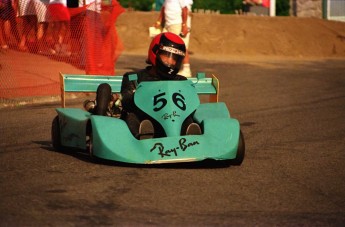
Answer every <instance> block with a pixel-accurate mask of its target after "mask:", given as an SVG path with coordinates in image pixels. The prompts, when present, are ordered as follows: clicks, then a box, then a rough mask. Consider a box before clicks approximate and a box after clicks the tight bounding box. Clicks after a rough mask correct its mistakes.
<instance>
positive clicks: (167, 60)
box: [95, 32, 201, 139]
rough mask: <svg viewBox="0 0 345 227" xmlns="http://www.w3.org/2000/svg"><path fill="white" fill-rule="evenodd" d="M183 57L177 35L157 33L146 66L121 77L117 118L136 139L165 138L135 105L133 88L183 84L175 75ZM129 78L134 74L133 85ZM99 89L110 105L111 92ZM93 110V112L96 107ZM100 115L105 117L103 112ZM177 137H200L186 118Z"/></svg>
mask: <svg viewBox="0 0 345 227" xmlns="http://www.w3.org/2000/svg"><path fill="white" fill-rule="evenodd" d="M185 54H186V47H185V44H184V42H183V40H182V39H181V38H180V37H179V36H178V35H175V34H174V33H170V32H166V33H161V34H159V35H157V36H156V37H154V38H153V40H152V42H151V44H150V47H149V50H148V58H147V60H146V63H147V64H149V66H147V67H146V68H145V69H142V70H139V71H136V72H127V73H125V74H124V76H123V80H122V85H121V95H122V101H121V102H122V113H121V118H122V119H123V120H125V121H126V123H127V125H128V128H129V130H130V131H131V133H132V134H133V135H134V136H135V137H136V138H137V139H147V138H153V137H163V136H165V132H164V130H163V128H162V127H161V125H160V124H159V123H158V122H156V121H155V120H154V119H153V118H151V117H150V116H148V115H147V114H146V113H144V112H143V111H141V110H140V109H139V108H138V107H137V106H136V105H135V103H134V93H135V90H136V87H137V85H138V84H139V83H141V82H142V81H159V80H187V78H186V77H184V76H181V75H178V74H177V73H178V71H179V70H180V68H181V65H182V62H183V59H184V57H185ZM131 74H137V80H136V81H130V80H129V76H130V75H131ZM100 89H106V90H109V91H110V95H109V101H110V98H111V88H110V86H109V84H101V85H99V87H98V90H100ZM97 94H98V92H97ZM96 103H97V97H96ZM95 109H97V106H96V107H95ZM100 114H101V115H106V113H105V112H104V113H100ZM181 134H182V135H199V134H201V129H200V126H199V125H198V124H196V123H194V122H193V119H192V117H191V116H190V117H188V118H187V119H186V120H185V122H184V123H183V125H182V129H181Z"/></svg>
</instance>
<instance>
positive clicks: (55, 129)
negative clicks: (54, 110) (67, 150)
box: [51, 116, 62, 151]
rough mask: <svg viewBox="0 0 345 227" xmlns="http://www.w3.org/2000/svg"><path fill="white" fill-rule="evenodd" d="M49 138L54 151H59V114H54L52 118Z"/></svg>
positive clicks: (60, 148)
mask: <svg viewBox="0 0 345 227" xmlns="http://www.w3.org/2000/svg"><path fill="white" fill-rule="evenodd" d="M51 140H52V145H53V148H54V149H55V150H56V151H61V150H62V145H61V132H60V122H59V116H56V117H55V118H54V120H53V123H52V128H51Z"/></svg>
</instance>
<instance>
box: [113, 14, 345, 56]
mask: <svg viewBox="0 0 345 227" xmlns="http://www.w3.org/2000/svg"><path fill="white" fill-rule="evenodd" d="M157 16H158V14H157V13H156V12H125V13H124V14H122V15H121V16H120V17H119V19H118V21H117V29H118V33H119V35H120V37H121V39H122V41H123V43H124V46H125V52H126V53H135V54H146V51H147V46H148V43H149V42H150V38H149V37H148V27H149V26H151V25H152V24H153V23H154V22H155V20H156V19H157ZM190 51H192V52H193V53H195V54H196V55H200V56H205V55H207V56H256V57H260V56H280V57H299V58H300V57H320V58H324V57H341V58H344V57H345V23H344V22H336V21H326V20H322V19H317V18H295V17H273V18H271V17H263V16H235V15H212V14H211V15H209V14H194V15H193V21H192V36H191V40H190Z"/></svg>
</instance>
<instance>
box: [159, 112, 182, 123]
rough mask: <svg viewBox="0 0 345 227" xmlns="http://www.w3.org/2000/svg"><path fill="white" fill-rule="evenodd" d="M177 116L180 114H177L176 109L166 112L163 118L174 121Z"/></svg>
mask: <svg viewBox="0 0 345 227" xmlns="http://www.w3.org/2000/svg"><path fill="white" fill-rule="evenodd" d="M175 117H180V115H179V114H177V112H176V111H173V112H172V113H171V114H168V113H165V114H163V116H162V118H163V119H164V120H168V119H172V121H174V118H175Z"/></svg>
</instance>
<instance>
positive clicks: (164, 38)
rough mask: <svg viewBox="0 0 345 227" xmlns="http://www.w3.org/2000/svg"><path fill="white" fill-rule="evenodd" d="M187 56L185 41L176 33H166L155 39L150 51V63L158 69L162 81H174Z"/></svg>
mask: <svg viewBox="0 0 345 227" xmlns="http://www.w3.org/2000/svg"><path fill="white" fill-rule="evenodd" d="M185 56H186V46H185V44H184V42H183V40H182V39H181V38H180V37H179V36H178V35H175V34H174V33H171V32H164V33H161V34H159V35H157V36H155V37H154V38H153V40H152V41H151V45H150V48H149V51H148V63H149V64H152V65H153V66H155V67H156V72H157V74H158V75H159V76H160V77H162V79H172V78H174V77H175V76H176V74H177V73H178V71H179V70H180V68H181V65H182V61H183V59H184V57H185Z"/></svg>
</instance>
